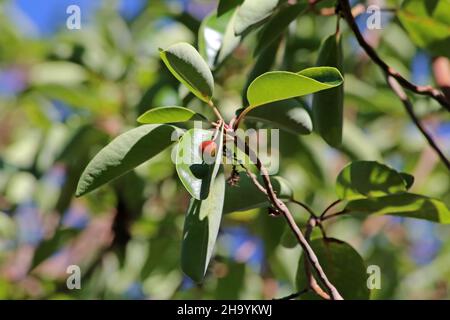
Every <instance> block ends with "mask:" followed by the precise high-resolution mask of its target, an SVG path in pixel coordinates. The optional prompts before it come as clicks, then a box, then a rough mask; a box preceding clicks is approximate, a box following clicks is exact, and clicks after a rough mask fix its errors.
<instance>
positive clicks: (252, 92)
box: [247, 67, 343, 110]
mask: <svg viewBox="0 0 450 320" xmlns="http://www.w3.org/2000/svg"><path fill="white" fill-rule="evenodd" d="M342 81H343V78H342V75H341V73H340V72H339V71H338V70H337V69H336V68H331V67H315V68H308V69H305V70H302V71H300V72H298V73H293V72H288V71H272V72H267V73H265V74H263V75H261V76H259V77H258V78H256V79H255V80H254V81H253V82H252V83H251V84H250V86H249V88H248V90H247V99H248V102H249V103H250V106H249V107H248V108H247V109H250V110H251V109H254V108H256V107H259V106H261V105H264V104H267V103H270V102H275V101H280V100H286V99H290V98H295V97H300V96H305V95H307V94H311V93H315V92H318V91H322V90H325V89H330V88H334V87H337V86H339V85H340V84H342Z"/></svg>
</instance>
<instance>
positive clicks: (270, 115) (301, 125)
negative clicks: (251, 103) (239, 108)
mask: <svg viewBox="0 0 450 320" xmlns="http://www.w3.org/2000/svg"><path fill="white" fill-rule="evenodd" d="M275 110H276V112H275ZM246 119H247V120H256V121H261V122H264V123H266V124H268V125H269V126H270V127H272V128H279V129H283V130H286V131H288V132H291V133H293V134H310V133H311V131H312V127H313V125H312V120H311V117H310V116H309V113H308V111H306V109H305V107H304V104H303V103H302V102H300V101H299V100H296V99H289V100H282V101H277V102H272V103H269V104H267V105H263V106H261V107H259V108H256V109H253V110H252V111H250V112H249V113H248V114H247V115H246Z"/></svg>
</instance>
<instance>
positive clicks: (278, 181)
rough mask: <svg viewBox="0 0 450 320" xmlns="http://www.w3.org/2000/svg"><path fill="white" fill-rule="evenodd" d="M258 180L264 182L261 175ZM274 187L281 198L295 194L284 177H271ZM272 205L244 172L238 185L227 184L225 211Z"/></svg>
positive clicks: (241, 173) (288, 197)
mask: <svg viewBox="0 0 450 320" xmlns="http://www.w3.org/2000/svg"><path fill="white" fill-rule="evenodd" d="M258 181H259V182H260V183H261V184H263V181H262V179H261V177H259V178H258ZM270 181H271V182H272V185H273V189H274V191H275V192H276V193H277V195H278V198H280V199H281V200H289V199H291V198H292V196H293V191H292V188H291V186H290V185H289V182H288V181H286V180H285V179H283V178H282V177H277V176H272V177H270ZM268 206H270V203H269V200H268V199H267V196H266V195H264V194H263V193H261V191H259V190H258V188H256V186H255V185H254V184H253V181H252V180H251V179H250V178H249V177H248V176H247V175H246V174H245V173H244V172H240V173H239V183H238V185H236V186H230V185H227V188H226V191H225V204H224V207H223V212H224V213H231V212H235V211H245V210H250V209H255V208H261V207H268Z"/></svg>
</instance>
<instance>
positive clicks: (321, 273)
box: [234, 135, 343, 300]
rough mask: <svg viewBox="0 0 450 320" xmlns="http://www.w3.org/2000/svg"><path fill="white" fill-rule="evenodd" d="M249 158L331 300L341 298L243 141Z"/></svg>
mask: <svg viewBox="0 0 450 320" xmlns="http://www.w3.org/2000/svg"><path fill="white" fill-rule="evenodd" d="M238 139H239V138H238V136H237V135H235V137H234V143H235V145H236V146H238V147H239V146H242V143H238ZM243 151H244V152H245V153H246V154H247V155H248V156H249V157H250V159H256V167H257V168H258V170H259V172H260V174H261V177H262V179H263V182H264V185H265V188H266V190H267V193H268V197H269V200H270V202H271V203H272V205H273V206H274V208H275V209H277V210H278V211H279V212H280V213H281V214H283V216H284V217H285V219H286V220H287V222H288V225H289V227H290V228H291V229H292V231H293V232H294V234H295V236H296V238H297V240H298V242H299V244H300V246H301V247H302V249H303V251H304V252H305V254H306V257H307V258H308V261H309V263H311V265H312V266H313V268H314V270H315V271H316V273H317V275H318V277H319V279H320V280H321V282H322V283H323V285H324V286H325V287H326V288H327V289H328V291H329V292H330V296H331V298H332V299H333V300H343V298H342V296H341V295H340V294H339V292H338V290H337V289H336V288H335V286H334V285H333V284H332V283H331V282H330V281H329V280H328V277H327V276H326V274H325V272H324V271H323V269H322V266H321V265H320V263H319V260H318V259H317V256H316V254H315V253H314V251H313V250H312V248H311V246H310V245H309V243H308V241H306V239H305V237H304V236H303V233H302V231H301V230H300V228H299V227H298V226H297V224H296V222H295V220H294V217H293V216H292V213H291V212H290V211H289V209H288V207H287V206H286V205H285V204H284V202H283V201H281V200H280V199H278V197H277V195H276V193H275V191H274V189H273V186H272V182H271V181H270V178H269V172H268V171H267V168H266V167H265V166H264V165H263V164H262V162H261V160H260V159H259V158H258V157H256V155H255V154H254V151H253V150H251V149H250V148H249V146H248V144H247V143H245V147H244V150H243Z"/></svg>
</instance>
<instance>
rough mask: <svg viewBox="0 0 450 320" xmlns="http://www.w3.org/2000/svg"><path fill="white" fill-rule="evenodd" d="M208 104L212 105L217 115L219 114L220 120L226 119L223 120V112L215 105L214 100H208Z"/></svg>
mask: <svg viewBox="0 0 450 320" xmlns="http://www.w3.org/2000/svg"><path fill="white" fill-rule="evenodd" d="M208 106H210V107H211V108H212V109H213V111H214V113H215V114H216V116H217V118H218V119H219V120H222V121H224V120H223V117H222V114H220V111H219V109H217V107H216V106H215V105H214V102H213V101H212V100H209V101H208Z"/></svg>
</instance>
